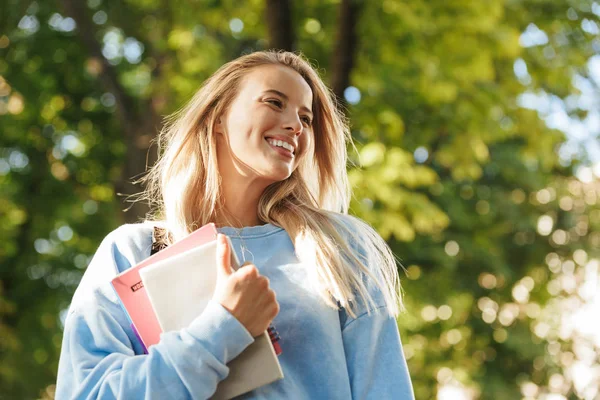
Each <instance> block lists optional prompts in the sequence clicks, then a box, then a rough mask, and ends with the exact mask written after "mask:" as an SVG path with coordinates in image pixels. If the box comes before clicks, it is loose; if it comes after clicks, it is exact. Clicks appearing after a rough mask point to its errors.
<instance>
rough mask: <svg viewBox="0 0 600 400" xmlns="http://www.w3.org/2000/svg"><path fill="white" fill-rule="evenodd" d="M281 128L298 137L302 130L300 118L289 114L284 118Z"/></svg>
mask: <svg viewBox="0 0 600 400" xmlns="http://www.w3.org/2000/svg"><path fill="white" fill-rule="evenodd" d="M283 127H284V129H285V130H287V131H288V132H292V133H293V134H294V135H295V136H298V135H300V134H301V133H302V130H303V129H304V125H303V124H302V121H301V120H300V117H299V116H298V115H296V114H294V113H289V115H288V116H287V117H286V120H285V123H284V126H283Z"/></svg>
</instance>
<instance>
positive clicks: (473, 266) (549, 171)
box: [0, 0, 600, 399]
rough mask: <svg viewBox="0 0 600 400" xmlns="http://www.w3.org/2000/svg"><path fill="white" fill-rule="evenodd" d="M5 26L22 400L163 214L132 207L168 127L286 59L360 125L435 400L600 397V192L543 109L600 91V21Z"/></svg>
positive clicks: (365, 191) (361, 178)
mask: <svg viewBox="0 0 600 400" xmlns="http://www.w3.org/2000/svg"><path fill="white" fill-rule="evenodd" d="M0 8H1V10H2V12H1V13H0V130H1V132H2V135H1V137H0V193H1V194H2V196H1V197H0V221H1V222H2V223H1V224H0V229H1V231H2V238H3V240H2V241H1V242H0V262H1V267H0V360H1V361H0V399H1V398H38V397H44V398H51V397H52V384H53V383H54V381H55V379H56V369H57V362H58V356H59V352H60V343H61V337H62V322H61V321H62V317H63V315H64V314H63V313H64V310H65V309H66V308H67V307H68V304H69V301H70V298H71V296H72V294H73V291H74V289H75V288H76V286H77V284H78V282H79V279H80V278H81V275H82V273H83V271H84V270H85V267H86V266H87V263H88V262H89V259H90V257H91V255H92V254H93V253H94V251H95V250H96V248H97V246H98V244H99V242H100V240H101V239H102V237H104V236H105V235H106V234H107V233H108V232H109V231H110V230H111V229H113V228H114V227H116V226H117V225H119V224H121V223H123V222H126V221H136V220H138V219H139V218H141V217H143V216H144V213H145V212H146V211H147V209H146V208H145V207H143V206H140V205H134V206H133V207H132V206H131V204H129V203H127V202H126V201H125V199H126V196H125V195H127V194H132V193H134V192H136V191H139V190H140V188H139V187H136V186H134V185H132V184H131V183H130V182H131V180H132V178H135V177H139V175H140V174H141V173H143V171H144V170H145V168H146V166H147V164H148V163H151V162H153V160H154V159H155V156H156V154H155V153H156V152H155V150H154V149H153V148H152V147H151V140H152V139H153V137H154V136H155V135H156V133H157V132H158V130H159V129H160V125H161V119H162V117H163V116H165V115H167V114H169V113H171V112H173V111H175V110H177V109H178V108H179V107H181V106H182V105H183V104H184V103H185V101H186V100H187V99H189V98H190V96H191V95H192V94H193V93H194V92H195V91H196V90H197V88H198V86H199V85H200V84H201V82H202V81H203V80H204V79H206V78H207V77H208V76H209V75H210V74H212V73H213V72H214V71H215V70H216V69H217V68H218V67H219V66H221V65H222V64H223V63H225V62H226V61H228V60H231V59H232V58H235V57H237V56H239V55H241V54H244V53H247V52H250V51H254V50H260V49H266V48H272V47H275V48H287V49H295V50H301V51H302V52H303V53H304V54H305V55H306V56H307V57H308V58H309V59H310V60H311V62H313V64H315V65H316V66H317V67H318V69H319V71H320V72H321V73H322V75H323V78H324V79H325V80H326V82H328V83H329V84H330V85H331V87H332V88H333V90H334V92H335V93H336V95H338V96H339V97H340V99H341V100H342V101H343V104H344V105H345V107H346V111H347V113H348V116H349V117H350V120H351V122H352V133H353V137H354V138H355V140H356V143H357V149H358V153H351V157H352V160H353V161H354V162H356V163H361V165H362V168H351V169H350V171H349V172H350V176H351V180H352V183H353V185H354V187H355V197H354V199H353V202H352V212H353V213H355V214H357V215H358V216H360V217H362V218H364V219H365V220H367V221H368V222H370V223H371V224H372V225H373V226H374V227H376V228H377V230H378V231H379V232H380V233H381V235H382V236H383V237H384V238H385V239H386V240H387V241H388V243H389V244H390V246H391V247H392V249H393V250H394V252H395V253H396V254H397V255H398V256H399V258H400V259H401V262H402V265H403V266H404V267H405V270H406V276H405V278H404V279H403V287H404V299H405V302H406V305H407V311H406V312H405V313H404V314H402V315H401V316H400V318H399V319H398V323H399V327H400V330H401V334H402V337H403V342H404V348H405V354H406V357H407V359H408V363H409V368H410V371H411V375H412V379H413V383H414V386H415V392H416V396H417V398H419V399H421V398H423V399H425V398H434V397H435V396H439V397H443V396H449V395H450V394H451V393H454V392H452V390H459V389H458V388H461V389H460V390H462V391H464V393H463V394H464V395H467V396H471V397H472V398H481V399H496V398H520V397H529V398H534V397H538V396H542V395H543V394H544V393H547V392H554V393H562V394H563V395H564V396H565V397H566V398H593V397H594V396H596V394H594V392H593V390H594V387H597V386H598V384H599V382H598V381H597V380H596V381H594V380H593V379H592V378H590V379H587V380H585V379H582V378H581V376H582V375H581V374H579V375H578V376H579V377H575V375H576V374H574V372H573V371H579V370H578V369H577V368H583V367H585V368H586V369H588V370H590V371H592V369H593V368H596V370H597V368H598V354H599V351H598V348H599V347H600V343H599V341H598V339H597V338H596V339H594V336H593V334H590V332H589V330H586V329H584V328H585V327H584V326H583V324H582V323H581V319H577V318H584V319H585V317H578V315H579V314H578V310H582V309H585V308H586V307H588V306H589V304H591V303H592V302H593V301H594V289H593V286H590V285H593V284H594V282H596V283H597V282H598V266H599V265H598V257H599V254H598V248H600V233H599V231H598V227H599V224H600V210H599V209H598V196H599V194H600V187H599V185H600V184H599V183H598V179H597V177H595V178H594V177H593V176H592V177H591V179H588V180H586V181H582V180H580V179H577V178H575V177H574V176H573V174H574V171H575V168H576V167H578V165H579V164H580V163H581V162H582V161H585V160H584V158H583V157H582V159H581V160H578V159H577V158H575V159H572V160H564V159H561V158H560V157H559V155H558V150H559V149H560V147H561V145H563V144H564V142H565V140H566V138H565V135H564V133H563V132H562V131H559V130H556V129H552V128H550V127H548V125H547V124H546V123H545V121H544V120H543V119H542V118H541V117H540V115H538V112H536V111H535V110H534V109H532V107H528V106H527V105H526V104H525V105H524V102H523V96H522V95H523V93H526V92H528V93H538V94H539V93H544V94H547V95H549V96H554V97H555V98H557V99H568V98H569V97H573V96H577V95H578V94H579V92H580V91H579V89H578V88H577V87H576V86H575V85H574V83H573V82H574V81H573V77H574V76H575V75H577V76H580V77H581V78H582V79H584V80H587V81H589V82H591V83H593V82H594V81H593V79H592V78H590V71H589V70H588V69H587V65H588V64H587V62H588V60H589V59H590V57H592V56H593V55H594V54H598V52H599V51H600V39H599V38H598V16H599V15H600V5H599V4H598V3H595V2H592V1H591V0H582V1H575V0H569V1H563V2H556V1H553V0H536V1H533V0H522V1H508V0H499V1H494V2H471V1H465V0H453V1H446V2H433V3H432V2H425V1H413V2H400V1H395V0H381V1H373V2H366V1H356V0H337V1H315V0H309V1H305V2H302V3H300V2H291V1H266V2H262V1H258V0H252V1H246V2H241V1H233V0H201V1H194V2H188V1H185V2H184V1H179V0H174V1H171V2H165V1H158V0H123V1H119V2H114V1H102V0H87V1H86V2H79V1H75V0H62V1H43V2H42V1H25V2H23V1H22V2H17V1H15V0H2V4H1V6H0ZM594 26H595V30H594V28H593V27H594ZM567 111H568V113H569V114H570V115H572V116H573V118H577V119H583V118H585V117H586V114H587V110H586V109H585V108H584V107H577V106H575V107H571V108H569V109H568V110H567ZM120 194H123V195H120ZM124 208H131V209H130V210H129V211H128V212H126V213H123V212H122V210H123V209H124ZM590 282H592V283H590ZM594 340H596V341H595V342H594ZM583 375H585V374H583ZM595 376H598V374H596V375H595ZM594 385H596V386H594ZM3 396H5V397H3ZM467 398H469V397H467Z"/></svg>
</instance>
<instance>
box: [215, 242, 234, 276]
mask: <svg viewBox="0 0 600 400" xmlns="http://www.w3.org/2000/svg"><path fill="white" fill-rule="evenodd" d="M230 257H231V248H230V247H229V243H228V242H227V238H226V237H225V235H223V234H221V233H219V234H218V235H217V268H218V270H219V273H220V274H223V275H225V276H229V275H231V274H232V273H233V271H232V269H231V263H230V260H231V258H230Z"/></svg>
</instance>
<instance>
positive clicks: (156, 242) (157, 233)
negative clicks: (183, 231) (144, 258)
mask: <svg viewBox="0 0 600 400" xmlns="http://www.w3.org/2000/svg"><path fill="white" fill-rule="evenodd" d="M167 235H169V233H168V232H167V230H166V229H165V228H159V227H158V226H155V227H154V230H153V231H152V248H151V249H150V255H151V256H153V255H154V254H156V253H158V252H159V251H161V250H162V249H164V248H166V247H168V246H169V245H168V244H166V243H165V242H164V240H161V239H163V238H164V237H165V236H167ZM169 236H170V235H169Z"/></svg>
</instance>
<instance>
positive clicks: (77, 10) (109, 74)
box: [62, 0, 137, 134]
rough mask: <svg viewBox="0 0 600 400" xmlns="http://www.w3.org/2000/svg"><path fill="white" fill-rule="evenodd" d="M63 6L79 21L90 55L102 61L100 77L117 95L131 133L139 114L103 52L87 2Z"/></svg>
mask: <svg viewBox="0 0 600 400" xmlns="http://www.w3.org/2000/svg"><path fill="white" fill-rule="evenodd" d="M62 4H63V7H64V9H65V11H66V13H67V15H69V16H70V17H71V18H73V19H74V20H75V22H76V23H77V29H78V32H79V37H80V38H81V41H82V42H83V44H84V45H85V46H86V47H87V49H88V52H89V54H90V56H92V57H94V58H96V59H97V60H99V61H100V63H101V65H102V72H101V73H100V79H101V80H102V83H103V85H104V86H105V87H106V88H107V89H108V91H109V92H111V93H112V94H113V96H115V104H116V107H117V116H118V118H119V120H120V122H121V124H122V126H123V127H124V128H125V129H124V131H125V133H126V134H131V132H132V129H131V126H132V125H135V121H136V120H137V116H136V115H135V112H134V107H133V105H134V101H133V100H132V99H131V98H130V97H129V95H127V93H126V92H125V89H124V88H123V86H122V85H121V84H120V83H119V80H118V78H117V73H116V71H115V70H114V67H113V66H112V65H110V64H109V62H108V60H107V59H106V58H105V57H104V55H103V54H102V48H101V47H100V43H98V41H97V40H96V37H95V36H96V35H95V33H96V29H95V27H94V25H93V24H92V23H91V21H90V19H89V16H88V15H87V12H86V9H85V2H82V1H77V0H62Z"/></svg>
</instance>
